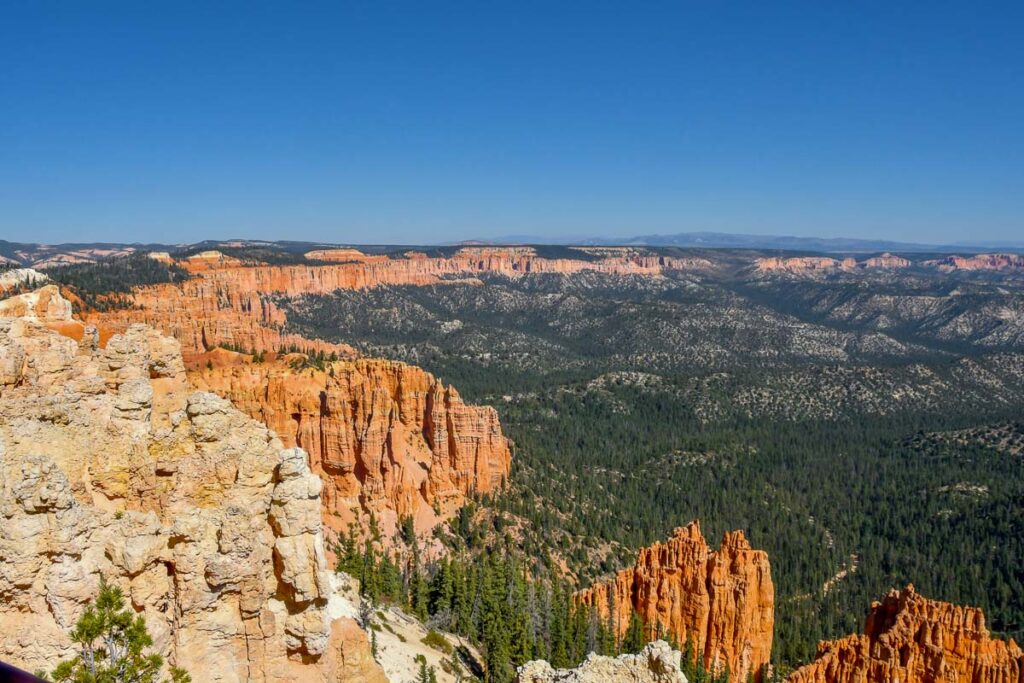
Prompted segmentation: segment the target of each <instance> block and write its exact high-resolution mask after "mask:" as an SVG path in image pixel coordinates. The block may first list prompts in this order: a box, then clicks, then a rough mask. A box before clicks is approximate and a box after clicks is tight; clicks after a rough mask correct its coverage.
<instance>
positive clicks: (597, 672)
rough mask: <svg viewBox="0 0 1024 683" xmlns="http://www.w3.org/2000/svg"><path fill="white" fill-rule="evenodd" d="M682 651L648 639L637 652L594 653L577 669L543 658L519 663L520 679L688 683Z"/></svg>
mask: <svg viewBox="0 0 1024 683" xmlns="http://www.w3.org/2000/svg"><path fill="white" fill-rule="evenodd" d="M681 656H682V655H681V654H680V653H679V651H678V650H673V649H672V648H671V647H670V646H669V644H668V643H666V642H665V641H664V640H658V641H655V642H653V643H648V644H647V646H646V647H644V649H643V650H641V651H640V652H639V653H638V654H635V655H619V656H618V657H605V656H602V655H596V654H593V653H592V654H591V655H590V656H589V657H587V658H586V660H584V661H583V663H582V664H580V665H579V666H578V667H576V668H575V669H554V668H552V667H551V665H550V664H548V663H547V662H546V661H544V660H537V661H533V662H527V663H526V664H523V665H522V666H521V667H519V672H518V681H519V683H687V681H686V676H684V675H683V672H682V670H681V669H680V660H681Z"/></svg>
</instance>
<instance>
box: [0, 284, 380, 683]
mask: <svg viewBox="0 0 1024 683" xmlns="http://www.w3.org/2000/svg"><path fill="white" fill-rule="evenodd" d="M44 289H45V290H46V291H45V292H43V293H41V294H39V295H37V296H35V297H31V296H30V297H28V299H30V301H26V300H24V299H22V300H19V301H18V302H17V303H16V304H10V305H8V306H3V305H0V316H2V315H4V314H3V313H2V311H6V312H7V314H8V317H0V659H2V660H4V661H7V662H10V663H12V664H15V665H17V666H19V667H21V668H23V669H27V670H30V671H31V670H36V669H51V668H52V667H53V666H54V665H55V664H56V662H58V661H59V660H60V659H62V658H64V657H67V656H70V655H71V654H72V653H73V648H72V645H71V642H70V640H69V637H68V633H69V631H70V630H71V628H72V627H73V626H74V624H75V621H76V620H77V619H78V617H79V615H80V614H81V613H82V610H83V609H84V608H85V606H86V604H88V602H89V601H90V600H92V599H93V598H94V597H95V595H96V593H97V590H98V585H99V580H100V577H101V576H103V577H105V578H106V579H107V580H108V581H109V582H111V583H113V584H116V585H118V586H120V587H121V588H122V589H123V590H124V593H125V595H126V597H127V598H128V602H129V604H130V605H131V606H132V607H133V608H134V609H135V610H136V611H137V612H139V613H141V614H143V615H144V616H145V619H146V624H147V626H148V627H149V630H150V633H151V634H152V635H153V638H154V641H155V643H154V648H155V649H156V650H157V651H159V652H160V653H162V654H163V655H164V656H165V657H166V659H167V660H168V662H169V663H170V664H173V665H177V666H182V667H184V668H186V669H187V670H189V671H190V672H191V674H192V677H193V680H196V681H221V682H229V681H271V680H273V681H328V680H330V681H334V680H365V681H370V682H372V683H382V682H383V681H384V680H385V679H384V675H383V672H382V671H381V670H380V668H379V667H378V666H377V665H376V663H374V662H373V659H372V657H371V656H370V654H369V644H368V641H367V639H366V637H365V634H363V633H362V631H360V630H359V629H358V627H355V624H354V622H352V620H351V619H347V618H342V617H337V618H333V619H332V618H331V616H330V615H329V610H328V608H327V606H328V602H329V599H330V597H331V581H330V576H329V572H328V566H327V561H326V553H325V552H324V541H323V535H322V531H321V526H320V514H319V506H320V499H319V496H320V486H321V483H320V479H319V478H318V477H317V476H316V475H314V474H313V473H312V472H311V471H310V469H309V464H308V459H307V457H306V454H305V452H303V451H302V450H300V449H288V450H284V449H282V448H281V443H280V441H279V440H278V439H277V438H276V436H275V435H274V434H273V433H272V432H270V431H269V430H268V429H266V428H265V427H264V426H263V425H261V424H259V423H257V422H255V421H254V420H251V419H250V418H248V417H246V416H245V415H243V414H242V413H240V412H238V411H237V410H235V409H234V408H233V407H232V406H231V404H230V403H228V402H227V401H226V400H224V399H221V398H219V397H217V396H215V395H213V394H208V393H203V392H192V391H191V390H190V389H189V387H188V385H187V382H186V378H185V371H184V366H183V363H182V360H181V354H180V351H179V347H178V343H177V342H176V341H174V340H173V339H170V338H168V337H164V336H162V335H160V334H159V333H158V332H156V331H155V330H153V329H152V328H149V327H147V326H144V325H134V326H132V327H130V328H129V329H128V330H127V331H126V332H125V333H124V334H121V335H115V336H114V337H112V338H110V339H109V341H108V342H107V343H106V345H105V346H103V347H102V348H101V347H100V345H99V344H98V343H97V338H96V336H95V335H88V334H87V335H85V337H84V338H83V339H82V340H81V341H75V339H72V338H69V337H66V336H62V335H61V334H60V332H59V330H60V327H61V326H60V324H59V323H61V321H69V320H70V310H71V309H70V306H68V305H66V302H65V301H63V300H62V299H60V297H59V293H56V292H54V291H51V290H53V289H55V288H44ZM41 291H42V290H41ZM23 296H24V295H23ZM0 303H2V302H0ZM26 304H28V305H26ZM11 313H20V314H21V315H20V316H18V317H10V314H11Z"/></svg>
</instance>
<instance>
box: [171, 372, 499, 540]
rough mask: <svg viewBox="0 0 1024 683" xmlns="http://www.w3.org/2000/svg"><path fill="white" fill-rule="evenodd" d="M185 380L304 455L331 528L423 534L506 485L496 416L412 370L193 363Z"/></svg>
mask: <svg viewBox="0 0 1024 683" xmlns="http://www.w3.org/2000/svg"><path fill="white" fill-rule="evenodd" d="M190 376H191V378H192V380H193V382H194V383H195V384H196V386H198V387H200V388H205V389H208V390H209V391H212V392H215V393H217V394H219V395H221V396H223V397H225V398H228V399H230V400H231V401H232V402H233V403H234V404H235V406H237V407H238V408H239V409H240V410H242V411H243V412H245V413H246V414H248V415H250V416H251V417H253V418H255V419H257V420H259V421H260V422H263V423H264V424H266V425H267V426H268V427H270V428H271V429H273V430H274V431H275V432H276V433H277V434H278V436H279V437H280V438H281V439H282V441H283V442H284V443H285V445H287V446H292V445H298V446H301V447H302V448H304V449H305V450H306V451H308V452H309V453H310V455H311V460H312V466H313V470H314V471H315V472H316V473H317V474H319V475H320V477H321V479H322V480H323V482H324V491H323V494H322V496H321V499H322V503H323V520H324V523H325V524H326V525H327V526H328V527H330V528H332V529H334V530H336V531H342V532H343V531H345V530H347V528H348V526H349V524H353V523H354V524H356V525H359V526H365V525H366V523H367V521H368V518H369V516H370V515H373V516H374V518H375V519H376V521H377V523H378V524H379V525H380V526H381V528H382V530H383V531H384V532H385V536H388V535H389V533H390V532H391V531H393V530H394V529H395V527H396V524H397V521H398V519H399V518H401V517H406V516H409V517H412V518H413V519H414V522H415V526H416V529H417V530H418V531H420V532H424V533H425V532H427V531H429V530H431V529H432V528H433V527H434V526H435V525H436V524H437V522H438V521H440V520H442V519H446V518H448V517H449V516H451V515H452V514H453V513H454V512H455V511H456V510H458V509H459V508H460V507H462V505H464V504H465V502H466V500H467V499H468V497H469V496H471V495H472V494H474V493H480V494H483V493H492V492H494V491H496V490H498V489H499V488H500V487H502V486H503V485H504V483H505V482H506V481H507V479H508V475H509V467H510V463H511V457H512V456H511V451H510V448H509V442H508V440H507V439H506V438H505V437H504V436H503V434H502V432H501V425H500V424H499V422H498V415H497V413H496V412H495V410H494V409H493V408H490V407H478V406H471V405H467V404H466V403H465V402H463V400H462V398H461V397H460V396H459V393H458V392H457V391H456V390H455V388H454V387H450V386H448V387H446V386H444V385H443V384H442V383H441V382H440V381H438V380H437V379H436V378H435V377H434V376H432V375H431V374H429V373H427V372H425V371H424V370H421V369H420V368H417V367H415V366H411V365H406V364H405V363H397V362H393V361H385V360H375V359H360V360H356V361H338V362H333V363H328V364H327V365H326V366H325V367H324V368H323V369H316V368H304V369H295V368H293V367H291V366H290V365H289V363H288V362H287V359H285V360H284V361H282V362H266V363H237V364H227V365H223V366H220V367H217V366H211V367H206V366H200V367H198V368H197V369H196V370H195V371H194V372H192V373H190Z"/></svg>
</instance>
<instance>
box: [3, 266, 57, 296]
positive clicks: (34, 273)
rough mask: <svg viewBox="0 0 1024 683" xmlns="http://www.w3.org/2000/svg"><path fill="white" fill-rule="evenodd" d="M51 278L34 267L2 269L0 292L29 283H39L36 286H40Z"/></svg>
mask: <svg viewBox="0 0 1024 683" xmlns="http://www.w3.org/2000/svg"><path fill="white" fill-rule="evenodd" d="M0 263H3V261H0ZM49 279H50V278H49V276H47V275H46V273H40V272H39V271H38V270H33V269H32V268H12V269H11V270H3V271H0V294H2V293H4V292H5V291H7V290H10V289H12V288H14V287H17V286H19V285H25V284H27V283H37V284H35V286H36V287H38V286H39V285H40V284H42V283H44V282H46V281H47V280H49Z"/></svg>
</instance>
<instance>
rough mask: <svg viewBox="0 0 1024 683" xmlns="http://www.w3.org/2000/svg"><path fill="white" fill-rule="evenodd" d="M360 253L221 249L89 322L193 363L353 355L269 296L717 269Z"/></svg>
mask: <svg viewBox="0 0 1024 683" xmlns="http://www.w3.org/2000/svg"><path fill="white" fill-rule="evenodd" d="M332 252H334V250H324V251H321V252H315V253H316V255H317V258H321V259H326V258H333V257H332ZM340 252H344V253H340ZM311 253H313V252H311ZM339 254H340V255H339ZM357 254H360V252H357V251H356V250H339V251H338V253H335V255H339V258H342V259H343V260H344V261H345V262H343V263H337V264H330V265H315V264H304V265H287V266H272V265H257V266H247V265H245V264H243V263H242V262H241V261H239V260H238V259H235V258H232V257H229V256H225V255H223V254H221V253H220V252H217V251H210V252H203V253H201V254H197V255H195V256H192V257H190V258H188V259H184V260H182V261H180V265H182V266H183V267H184V268H186V269H187V270H189V271H191V272H192V273H193V274H194V275H195V277H194V278H192V279H190V280H187V281H185V282H182V283H180V284H175V285H171V284H167V285H156V286H151V287H142V288H139V289H137V290H135V292H134V293H133V294H132V303H133V304H134V307H133V308H129V309H119V310H114V311H108V312H104V313H102V314H98V313H87V314H86V316H85V317H86V318H87V319H88V320H90V321H94V322H95V321H96V320H103V321H104V322H105V323H106V324H107V325H110V326H112V327H114V328H116V329H127V327H128V325H130V324H131V323H134V322H144V323H147V324H149V325H152V326H154V327H157V328H158V329H161V330H163V331H164V332H166V333H168V334H170V335H172V336H174V337H175V338H177V339H178V341H179V342H181V345H182V353H183V355H184V356H185V359H186V361H189V360H191V359H193V358H194V357H195V356H196V355H198V354H201V353H203V352H205V351H208V350H210V349H212V348H214V347H216V346H218V345H221V344H227V345H232V346H237V347H243V348H245V349H251V350H253V351H274V350H277V349H280V348H282V347H287V346H291V345H294V346H297V347H299V348H302V349H307V350H310V351H323V352H325V353H332V352H333V353H337V354H338V355H340V356H342V357H352V356H354V355H355V352H354V351H353V349H352V348H351V347H348V346H346V345H344V344H340V345H339V344H331V343H328V342H325V341H322V340H308V339H304V338H302V337H300V336H298V335H295V334H290V333H288V332H286V331H285V325H286V319H285V315H284V312H283V311H281V310H280V309H279V308H278V307H277V306H275V305H274V304H273V303H272V302H271V301H269V300H268V298H267V297H266V296H264V295H270V294H277V295H283V296H299V295H302V294H323V293H328V292H333V291H336V290H339V289H367V288H371V287H378V286H381V285H432V284H438V283H441V282H450V281H452V280H444V279H442V278H452V277H455V276H460V275H462V276H466V275H475V274H479V273H486V272H492V273H503V274H506V275H509V276H518V275H523V274H526V273H573V272H578V271H581V270H594V271H598V272H604V273H609V274H615V275H628V274H640V275H657V274H659V273H661V272H662V271H663V270H666V269H681V268H696V267H710V265H711V264H710V262H708V261H706V260H704V259H699V258H670V257H666V256H658V255H649V254H640V253H628V254H624V255H620V256H614V257H610V258H604V259H599V260H595V261H587V260H583V259H579V260H577V259H545V258H541V257H538V256H537V255H536V253H535V251H534V250H533V249H531V248H523V247H517V248H487V249H478V248H468V249H461V250H459V251H458V252H456V253H455V254H454V255H453V256H451V257H439V258H430V257H425V256H423V255H417V254H412V255H411V256H409V257H403V258H388V257H377V256H366V255H361V256H362V258H358V259H357V258H355V256H354V255H357ZM158 258H161V259H162V258H163V256H162V255H160V256H158ZM463 281H464V280H463Z"/></svg>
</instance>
